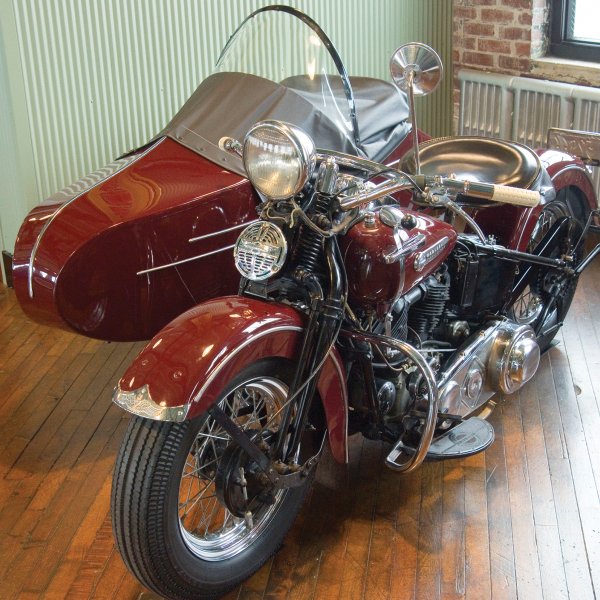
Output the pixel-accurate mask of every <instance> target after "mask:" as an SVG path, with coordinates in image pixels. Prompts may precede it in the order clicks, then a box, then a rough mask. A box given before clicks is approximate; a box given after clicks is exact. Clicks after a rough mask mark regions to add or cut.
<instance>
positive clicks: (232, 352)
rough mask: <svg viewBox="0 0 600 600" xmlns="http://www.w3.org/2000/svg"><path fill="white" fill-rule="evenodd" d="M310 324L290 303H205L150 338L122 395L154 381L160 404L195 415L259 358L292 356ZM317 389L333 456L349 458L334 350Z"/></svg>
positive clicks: (341, 378)
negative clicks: (304, 321) (306, 326)
mask: <svg viewBox="0 0 600 600" xmlns="http://www.w3.org/2000/svg"><path fill="white" fill-rule="evenodd" d="M303 327H304V323H303V318H302V315H301V314H300V313H298V312H297V311H296V310H295V309H293V308H291V307H290V306H287V305H285V304H279V303H275V302H263V301H261V300H255V299H251V298H245V297H241V296H227V297H224V298H217V299H214V300H210V301H208V302H204V303H202V304H200V305H198V306H196V307H195V308H192V309H191V310H188V311H187V312H185V313H183V314H182V315H180V316H179V317H177V318H176V319H175V320H174V321H172V322H171V323H169V325H167V326H166V327H165V328H164V329H162V330H161V331H160V332H159V333H158V334H157V335H156V336H155V337H154V338H153V339H152V340H150V342H149V343H148V345H147V346H146V347H145V348H144V349H143V350H142V352H141V353H140V354H139V355H138V357H137V358H136V359H135V361H134V362H133V363H132V364H131V366H130V367H129V368H128V369H127V371H126V373H125V374H124V375H123V377H122V379H121V381H120V382H119V394H123V395H127V393H128V392H135V391H136V390H140V389H142V388H144V387H145V386H147V391H148V394H149V396H150V398H151V400H152V403H153V404H154V405H155V406H157V407H161V408H164V409H172V408H175V409H176V408H178V407H185V409H182V413H181V414H186V418H187V419H191V418H194V417H196V416H198V415H200V414H202V413H203V412H205V411H206V410H207V409H208V408H209V407H210V406H211V405H212V404H214V402H215V401H216V400H217V399H218V398H219V396H220V395H221V394H222V392H223V389H224V388H225V387H226V386H227V384H228V383H229V382H230V381H231V380H232V379H233V378H234V377H235V376H236V375H237V374H238V373H240V372H241V371H242V370H243V369H245V368H246V367H248V366H250V365H251V364H253V363H254V362H256V361H258V360H261V359H263V358H271V357H281V358H286V359H292V360H293V359H294V358H295V357H296V356H297V348H298V344H299V342H300V340H301V333H302V330H303ZM318 390H319V395H320V396H321V399H322V401H323V407H324V409H325V415H326V418H327V426H328V430H329V440H330V445H331V450H332V453H333V456H334V457H335V459H336V460H338V461H340V462H345V461H346V458H347V422H348V415H347V408H346V407H347V390H346V377H345V374H344V367H343V364H342V361H341V359H340V356H339V354H338V352H337V351H336V350H335V349H334V350H333V351H332V353H331V354H330V357H329V358H328V359H327V361H326V362H325V365H324V367H323V371H322V373H321V376H320V378H319V382H318ZM117 395H118V394H117ZM117 403H119V404H121V405H122V403H121V402H118V401H117ZM131 410H132V412H136V411H135V409H133V408H131ZM144 416H148V414H147V413H145V414H144Z"/></svg>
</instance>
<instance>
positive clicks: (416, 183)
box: [317, 152, 541, 211]
mask: <svg viewBox="0 0 600 600" xmlns="http://www.w3.org/2000/svg"><path fill="white" fill-rule="evenodd" d="M329 156H332V157H333V158H335V160H336V162H337V163H338V164H339V165H340V166H344V167H347V168H350V169H358V170H363V171H367V172H369V173H370V174H371V176H380V177H384V178H385V181H383V182H381V183H379V184H377V185H376V186H375V187H373V188H369V189H363V190H360V191H359V192H357V193H355V194H351V195H348V196H346V197H345V198H342V199H341V200H340V208H341V209H342V210H344V211H348V210H352V209H353V208H356V207H358V206H360V205H362V204H367V203H368V202H372V201H373V200H378V199H379V198H382V197H383V196H388V195H390V194H394V193H396V192H399V191H401V190H408V189H417V190H419V191H423V190H426V189H427V188H429V190H430V191H432V192H433V193H434V195H435V194H438V195H440V194H441V195H443V194H444V193H447V192H452V193H454V194H458V193H461V194H465V195H471V196H476V197H478V198H483V199H485V200H491V201H493V202H501V203H504V204H514V205H518V206H526V207H528V208H531V207H534V206H537V205H538V204H539V203H540V199H541V196H540V193H539V192H536V191H533V190H524V189H522V188H516V187H512V186H507V185H495V184H492V183H482V182H479V181H468V180H462V179H453V178H450V177H440V176H439V175H408V174H407V173H403V172H402V171H397V170H395V169H392V168H390V167H386V166H385V165H381V164H379V163H376V162H373V161H370V160H367V159H364V158H358V157H355V156H348V155H347V154H342V153H339V152H327V153H326V154H323V153H319V154H318V155H317V158H319V159H323V158H326V157H329Z"/></svg>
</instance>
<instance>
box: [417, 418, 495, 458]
mask: <svg viewBox="0 0 600 600" xmlns="http://www.w3.org/2000/svg"><path fill="white" fill-rule="evenodd" d="M494 437H495V436H494V428H493V427H492V426H491V425H490V424H489V423H488V422H487V421H484V420H483V419H480V418H479V417H471V418H470V419H467V420H466V421H463V422H462V423H461V424H460V425H457V426H456V427H453V428H452V429H451V430H450V431H448V432H447V433H445V434H444V435H442V436H440V437H438V438H437V439H435V440H434V441H433V442H432V444H431V446H429V451H428V452H427V459H428V460H446V459H448V458H462V457H464V456H471V455H472V454H477V453H479V452H483V451H484V450H485V449H486V448H488V447H489V446H490V445H491V444H492V442H493V441H494Z"/></svg>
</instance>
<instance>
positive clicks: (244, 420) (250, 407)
mask: <svg viewBox="0 0 600 600" xmlns="http://www.w3.org/2000/svg"><path fill="white" fill-rule="evenodd" d="M287 395H288V387H287V385H285V384H284V383H283V382H281V381H279V380H278V379H274V378H270V377H260V378H255V379H251V380H249V381H246V382H244V383H242V384H240V385H239V386H238V387H237V388H235V390H233V391H232V392H231V393H230V394H228V395H227V397H225V398H224V399H223V400H222V401H221V403H220V406H221V408H222V409H223V411H225V412H226V413H227V414H228V415H229V416H230V417H231V418H232V419H233V420H234V421H235V423H236V424H237V425H239V426H240V427H241V428H242V429H252V431H259V430H263V429H265V428H268V429H269V430H270V431H276V430H277V429H278V428H279V424H280V421H281V408H282V407H283V405H284V403H285V400H286V398H287ZM230 443H231V438H230V436H229V434H227V433H226V432H225V431H224V430H223V429H222V428H221V427H220V426H219V425H218V424H217V423H216V422H215V421H214V420H213V419H212V417H210V416H209V417H208V418H207V419H206V420H205V421H204V422H203V423H202V426H201V427H200V430H199V431H198V433H197V435H196V438H195V439H194V441H193V443H192V445H191V447H190V449H189V452H188V455H187V457H186V461H185V465H184V468H183V471H182V473H181V478H180V485H179V498H178V518H179V529H180V532H181V535H182V537H183V541H184V543H185V545H186V547H187V548H188V549H189V550H190V552H192V553H193V554H194V555H195V556H197V557H198V558H201V559H203V560H207V561H219V560H225V559H228V558H231V557H233V556H236V555H237V554H240V553H241V552H243V551H244V550H245V549H246V548H248V547H249V546H250V545H251V544H252V543H253V542H254V540H256V538H258V537H259V536H260V535H261V534H262V533H263V532H264V530H265V528H266V526H267V525H268V523H269V522H270V520H271V519H272V518H273V516H274V515H275V514H276V513H277V511H278V510H279V508H280V506H281V503H282V500H283V499H284V497H285V494H286V493H287V492H284V491H282V490H279V491H278V492H277V493H276V494H275V502H274V503H273V504H265V505H262V506H261V508H259V509H258V510H256V511H255V512H254V513H253V524H252V527H251V528H250V527H248V525H247V523H246V521H245V519H243V518H239V517H236V516H235V515H233V514H232V513H231V512H230V511H229V510H228V509H227V508H226V507H225V506H224V505H223V504H222V503H221V501H220V500H219V498H218V497H217V489H216V484H215V480H216V472H217V467H218V465H219V461H220V458H221V457H222V456H223V453H224V451H225V449H226V448H227V446H228V445H229V444H230Z"/></svg>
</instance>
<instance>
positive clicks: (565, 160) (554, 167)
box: [509, 150, 597, 251]
mask: <svg viewBox="0 0 600 600" xmlns="http://www.w3.org/2000/svg"><path fill="white" fill-rule="evenodd" d="M538 155H539V157H540V160H541V161H542V164H543V165H544V167H545V168H546V170H547V171H548V175H549V176H550V179H551V180H552V185H553V186H554V190H555V192H556V196H558V197H562V198H563V199H564V200H565V201H566V202H567V204H568V205H569V208H570V209H571V212H572V214H573V215H574V216H575V217H577V218H578V219H579V220H580V221H581V222H582V223H585V221H586V219H587V215H588V214H589V212H590V211H592V210H594V209H595V208H597V204H596V202H597V201H596V192H595V191H594V186H593V185H592V182H591V180H590V177H589V174H588V171H587V169H586V167H585V165H584V163H583V162H582V161H581V160H580V159H578V158H574V157H573V156H571V155H569V154H565V153H564V152H560V151H558V150H538ZM543 208H544V203H542V204H541V205H539V206H536V207H535V208H531V209H527V210H523V211H522V213H521V218H520V220H519V223H518V224H517V227H516V228H515V231H514V236H513V238H512V239H511V241H510V243H509V247H511V248H516V249H517V250H521V251H527V245H528V243H529V239H530V238H531V235H532V233H533V230H534V228H535V225H536V223H537V222H538V219H539V217H540V213H541V212H542V210H543Z"/></svg>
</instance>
